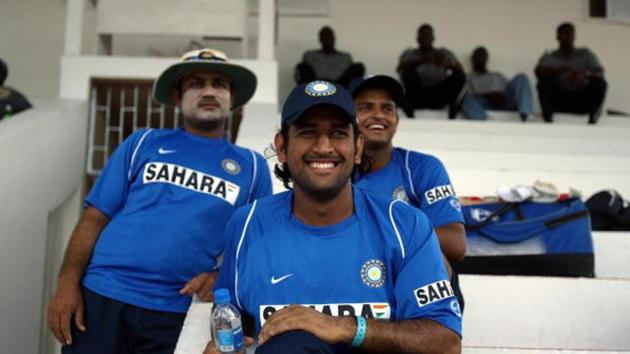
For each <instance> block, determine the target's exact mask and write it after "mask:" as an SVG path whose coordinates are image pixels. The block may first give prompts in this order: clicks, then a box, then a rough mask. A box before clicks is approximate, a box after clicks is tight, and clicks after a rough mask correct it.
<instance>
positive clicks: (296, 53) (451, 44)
mask: <svg viewBox="0 0 630 354" xmlns="http://www.w3.org/2000/svg"><path fill="white" fill-rule="evenodd" d="M567 20H568V21H572V22H574V23H575V25H576V28H577V41H576V44H577V45H579V46H582V45H586V46H589V47H590V48H591V49H593V50H594V51H595V52H596V53H597V55H598V56H599V58H600V59H601V61H602V62H603V64H604V66H605V68H606V77H607V79H608V81H609V94H608V98H607V101H606V102H607V106H608V107H610V108H617V109H623V110H625V111H630V101H628V100H627V97H628V96H630V84H628V83H629V82H630V71H628V70H626V69H625V67H626V64H625V63H626V61H627V60H626V59H625V58H627V57H628V56H629V55H630V46H627V45H625V44H626V43H630V27H629V26H628V25H624V24H620V23H611V22H604V21H602V20H592V19H589V18H588V1H586V0H554V1H547V0H528V1H522V0H472V1H460V0H395V1H388V2H386V3H384V2H383V1H381V0H331V1H330V17H329V18H311V19H308V18H307V19H304V18H301V17H293V18H280V21H279V36H280V38H279V41H278V51H277V53H278V61H279V64H280V93H281V97H282V96H283V95H285V94H286V93H287V92H288V91H289V90H290V88H291V87H292V85H293V81H292V75H291V72H292V70H293V66H294V65H295V63H297V62H298V61H299V60H300V59H301V55H302V53H303V51H304V50H306V49H311V48H315V47H318V46H319V44H318V40H317V31H318V30H319V28H320V27H321V26H322V25H324V24H326V25H330V26H332V27H333V28H334V29H335V31H336V34H337V47H338V48H339V49H341V50H346V51H349V52H350V53H351V54H352V55H353V57H354V59H355V60H357V61H362V62H364V63H365V65H366V67H367V70H368V72H369V73H371V74H374V73H382V74H389V75H395V67H396V65H397V62H398V56H399V55H400V53H401V52H402V51H403V50H404V49H406V48H408V47H413V46H417V44H416V41H415V35H416V30H417V28H418V26H419V25H420V24H421V23H425V22H428V23H431V24H432V25H433V27H434V29H435V35H436V41H435V45H437V46H446V47H448V48H450V49H451V50H453V52H454V53H455V55H457V57H458V58H459V59H460V61H461V62H462V63H463V64H464V65H465V66H467V67H468V66H469V60H468V58H469V56H470V52H471V51H472V49H473V48H474V47H476V46H477V45H481V44H483V45H485V46H486V47H487V48H488V50H489V51H490V63H489V65H490V67H491V69H494V70H499V71H502V72H504V73H505V74H506V75H513V74H515V73H518V72H525V73H526V74H528V75H529V76H530V78H531V77H532V76H533V68H534V66H535V64H536V62H537V60H538V58H539V57H540V55H541V54H542V53H543V52H544V51H545V50H546V49H551V48H554V47H556V45H557V43H556V41H555V29H556V26H557V25H558V24H559V23H560V22H562V21H567ZM536 102H537V100H536Z"/></svg>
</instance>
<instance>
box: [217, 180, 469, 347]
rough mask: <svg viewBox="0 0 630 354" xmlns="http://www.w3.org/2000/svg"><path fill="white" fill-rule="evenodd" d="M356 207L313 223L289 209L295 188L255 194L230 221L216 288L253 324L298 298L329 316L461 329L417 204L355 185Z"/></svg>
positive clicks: (428, 225)
mask: <svg viewBox="0 0 630 354" xmlns="http://www.w3.org/2000/svg"><path fill="white" fill-rule="evenodd" d="M353 192H354V196H353V198H354V203H355V204H354V206H355V210H356V211H355V213H354V214H353V215H352V216H351V217H349V218H347V219H346V220H343V221H341V222H339V223H337V224H334V225H330V226H325V227H313V226H309V225H305V224H303V223H302V222H300V221H299V220H298V219H297V218H296V217H295V216H293V215H292V212H291V210H292V209H291V201H292V197H293V192H292V191H288V192H284V193H281V194H276V195H274V196H272V197H268V198H263V199H260V200H257V201H256V202H254V203H253V204H251V205H250V206H247V207H245V208H241V209H239V210H238V211H237V212H236V213H235V214H234V216H233V217H232V219H231V220H230V222H229V224H228V226H227V228H226V234H227V237H228V239H229V241H228V245H227V248H226V252H225V258H224V261H223V265H222V268H221V272H220V274H219V279H218V280H217V284H216V286H215V288H227V289H229V291H230V293H231V295H232V296H231V297H232V302H233V304H234V305H235V306H237V307H238V308H239V309H240V310H241V311H243V312H245V313H247V314H249V315H250V316H252V317H253V318H254V319H255V320H256V328H257V331H259V330H260V328H261V326H262V325H263V324H264V322H265V320H266V319H267V318H269V316H270V315H271V314H273V313H274V312H275V311H277V310H279V309H281V308H283V307H286V306H288V305H290V304H302V305H306V306H311V307H313V308H314V309H316V310H318V311H321V312H323V313H326V314H330V315H333V316H343V315H349V316H353V315H354V316H356V315H361V316H365V317H367V318H376V319H384V320H386V319H391V320H402V319H419V318H423V319H431V320H434V321H436V322H438V323H440V324H441V325H443V326H445V327H447V328H449V329H451V330H453V331H455V332H456V333H457V334H458V335H461V313H460V311H459V303H458V302H457V300H456V298H455V297H454V296H453V291H452V289H451V286H450V283H449V280H448V276H447V273H446V269H445V267H444V260H443V258H442V253H441V252H440V247H439V244H438V240H437V237H436V235H435V233H434V231H433V226H432V225H431V223H430V222H429V220H428V219H427V217H426V216H425V215H424V214H423V213H422V212H421V211H419V210H418V209H417V208H414V207H411V206H409V205H408V204H406V203H404V202H402V201H400V200H393V201H392V200H387V199H384V198H381V197H376V196H372V195H368V194H367V193H366V192H364V191H361V190H360V189H357V188H354V189H353Z"/></svg>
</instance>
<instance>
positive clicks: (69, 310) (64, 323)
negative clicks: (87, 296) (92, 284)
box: [48, 284, 86, 345]
mask: <svg viewBox="0 0 630 354" xmlns="http://www.w3.org/2000/svg"><path fill="white" fill-rule="evenodd" d="M73 318H74V324H75V325H76V326H77V328H78V329H79V330H80V331H82V332H85V330H86V328H85V325H84V323H83V297H82V296H81V289H80V287H79V285H78V284H77V285H67V286H60V287H59V288H58V290H57V292H56V293H55V295H54V296H53V297H52V299H50V302H49V303H48V327H49V328H50V330H51V331H52V333H53V334H54V335H55V337H56V338H57V340H59V342H61V344H64V345H70V344H72V333H71V330H70V321H71V320H72V319H73Z"/></svg>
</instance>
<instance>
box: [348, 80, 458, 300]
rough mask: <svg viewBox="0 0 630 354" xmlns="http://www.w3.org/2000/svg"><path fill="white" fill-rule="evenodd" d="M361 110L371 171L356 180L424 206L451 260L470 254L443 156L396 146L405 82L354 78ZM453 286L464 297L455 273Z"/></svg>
mask: <svg viewBox="0 0 630 354" xmlns="http://www.w3.org/2000/svg"><path fill="white" fill-rule="evenodd" d="M349 90H350V92H351V93H352V96H353V99H354V105H355V108H356V110H357V121H358V125H359V130H361V134H363V138H364V140H365V151H366V153H367V155H368V156H369V157H370V158H371V159H372V165H371V167H370V171H369V172H368V173H367V174H365V175H364V176H362V177H361V178H360V179H359V180H358V181H356V182H355V185H356V186H357V187H359V188H363V189H365V190H367V191H369V192H370V193H375V194H379V195H382V196H384V197H388V198H393V199H402V200H404V201H406V202H408V203H409V204H411V205H413V206H415V207H417V208H419V209H420V210H422V211H423V212H424V213H425V214H426V215H427V216H428V217H429V219H430V220H431V222H432V223H433V225H434V226H435V232H436V234H437V236H438V239H439V241H440V247H441V249H442V252H443V253H444V255H445V256H446V258H447V259H448V261H449V262H450V264H451V265H456V264H457V263H458V262H460V261H461V260H462V259H463V258H464V256H465V254H466V233H465V229H464V224H463V223H464V217H463V215H462V212H461V207H460V205H459V202H458V201H457V198H456V197H455V191H454V189H453V186H452V184H451V181H450V179H449V177H448V173H447V172H446V169H445V168H444V165H442V162H441V161H440V160H439V159H438V158H436V157H435V156H432V155H428V154H423V153H420V152H415V151H410V150H406V149H402V148H400V147H394V146H393V143H392V140H393V138H394V135H395V134H396V128H397V127H398V113H397V112H398V107H399V105H400V103H401V102H402V100H403V88H402V86H401V85H400V84H399V83H398V81H396V80H395V79H394V78H392V77H389V76H386V75H376V76H372V77H368V78H366V79H363V78H362V79H357V80H354V81H353V82H352V83H351V84H350V87H349ZM451 281H452V283H453V289H454V290H455V293H456V295H457V297H458V299H459V301H460V304H461V306H462V308H463V306H464V302H463V297H462V296H461V292H460V291H459V285H458V281H457V274H456V273H455V274H454V276H453V279H452V280H451Z"/></svg>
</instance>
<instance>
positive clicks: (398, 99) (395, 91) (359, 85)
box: [348, 75, 405, 106]
mask: <svg viewBox="0 0 630 354" xmlns="http://www.w3.org/2000/svg"><path fill="white" fill-rule="evenodd" d="M370 88H376V89H382V90H385V91H386V92H387V93H389V95H390V96H391V97H392V100H393V101H394V102H395V103H396V104H397V105H398V106H400V105H401V103H402V101H403V96H404V92H405V91H404V89H403V87H402V85H401V84H400V83H399V82H398V81H397V80H396V79H394V78H393V77H391V76H387V75H374V76H369V77H366V78H358V79H354V80H352V82H350V85H348V91H350V93H351V94H352V97H353V98H354V97H356V95H357V94H358V93H359V92H360V91H361V90H364V89H370Z"/></svg>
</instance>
